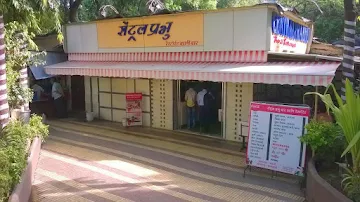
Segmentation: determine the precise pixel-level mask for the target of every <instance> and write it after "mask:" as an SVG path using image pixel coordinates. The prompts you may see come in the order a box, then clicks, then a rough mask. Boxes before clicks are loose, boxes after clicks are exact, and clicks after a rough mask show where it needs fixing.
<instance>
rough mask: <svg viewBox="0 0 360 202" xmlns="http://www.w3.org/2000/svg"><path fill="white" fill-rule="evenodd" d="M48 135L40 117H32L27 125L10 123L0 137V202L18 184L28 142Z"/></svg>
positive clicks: (25, 159)
mask: <svg viewBox="0 0 360 202" xmlns="http://www.w3.org/2000/svg"><path fill="white" fill-rule="evenodd" d="M48 135H49V129H48V126H47V125H45V124H43V123H42V118H41V117H40V116H36V115H32V116H31V118H30V121H29V123H28V124H24V123H22V122H20V121H11V122H10V123H9V124H8V125H7V126H6V127H5V128H4V130H3V131H2V132H1V136H0V165H1V166H0V202H2V201H7V200H8V198H9V195H10V193H11V191H12V190H13V189H14V187H15V186H16V185H17V184H18V183H19V182H20V180H21V175H22V172H23V170H24V169H25V167H26V161H27V157H28V151H27V145H28V140H31V141H32V140H33V139H34V138H35V137H39V138H41V139H42V140H44V139H45V138H46V137H47V136H48Z"/></svg>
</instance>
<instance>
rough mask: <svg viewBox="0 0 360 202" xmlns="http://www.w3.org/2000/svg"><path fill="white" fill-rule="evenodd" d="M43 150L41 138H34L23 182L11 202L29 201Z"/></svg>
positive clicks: (12, 195)
mask: <svg viewBox="0 0 360 202" xmlns="http://www.w3.org/2000/svg"><path fill="white" fill-rule="evenodd" d="M40 149H41V140H40V138H38V137H36V138H34V140H33V142H32V144H31V147H30V155H29V157H28V159H27V166H26V168H25V170H24V172H23V174H22V176H21V182H20V183H19V184H18V185H16V187H15V189H14V190H13V192H12V193H11V195H10V197H9V202H26V201H29V199H30V195H31V187H32V182H33V180H34V175H35V171H36V166H37V163H38V161H39V156H40Z"/></svg>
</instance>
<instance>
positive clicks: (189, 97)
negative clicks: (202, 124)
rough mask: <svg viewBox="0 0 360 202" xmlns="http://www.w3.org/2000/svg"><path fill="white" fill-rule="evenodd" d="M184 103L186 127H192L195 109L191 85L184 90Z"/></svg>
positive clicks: (194, 96)
mask: <svg viewBox="0 0 360 202" xmlns="http://www.w3.org/2000/svg"><path fill="white" fill-rule="evenodd" d="M185 103H186V109H187V127H188V129H190V128H194V127H195V111H196V110H195V106H196V91H195V90H194V89H193V88H191V87H190V88H189V89H188V90H187V91H186V92H185Z"/></svg>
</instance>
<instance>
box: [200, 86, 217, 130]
mask: <svg viewBox="0 0 360 202" xmlns="http://www.w3.org/2000/svg"><path fill="white" fill-rule="evenodd" d="M214 102H215V97H214V95H213V94H212V93H211V91H210V90H208V92H207V93H206V94H205V96H204V107H203V109H204V113H205V115H204V117H205V119H204V121H203V122H204V126H203V129H204V132H205V133H208V132H209V129H210V124H212V123H213V119H214V113H213V111H214V110H216V108H215V106H214V105H215V104H214Z"/></svg>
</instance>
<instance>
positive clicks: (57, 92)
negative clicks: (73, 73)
mask: <svg viewBox="0 0 360 202" xmlns="http://www.w3.org/2000/svg"><path fill="white" fill-rule="evenodd" d="M50 82H51V84H52V88H51V97H52V98H53V99H54V105H55V110H56V115H57V117H58V118H66V117H67V109H66V103H65V102H66V100H65V95H64V91H63V89H62V87H61V84H60V83H59V82H57V80H55V78H52V79H51V80H50Z"/></svg>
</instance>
